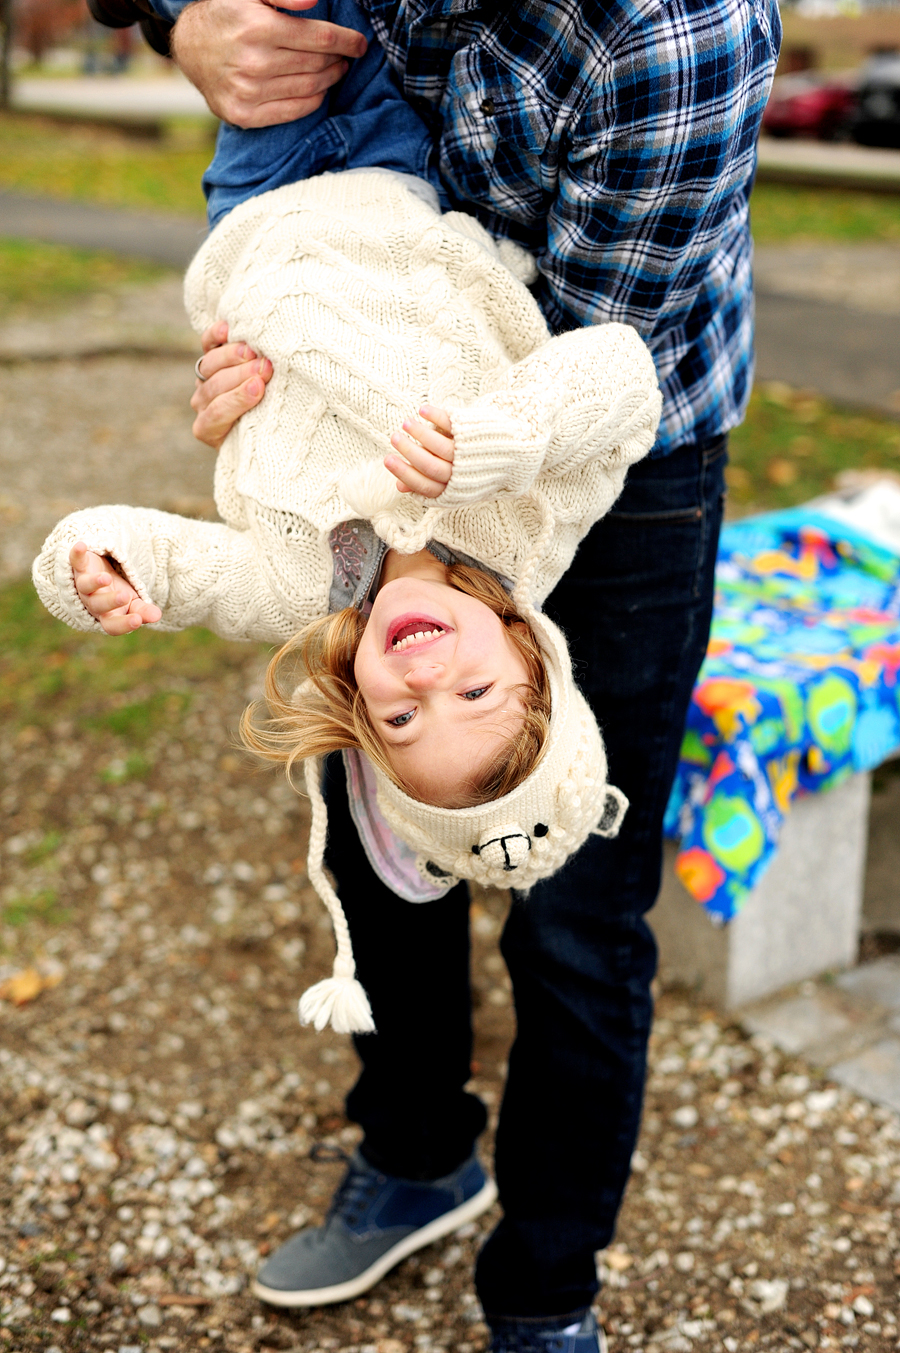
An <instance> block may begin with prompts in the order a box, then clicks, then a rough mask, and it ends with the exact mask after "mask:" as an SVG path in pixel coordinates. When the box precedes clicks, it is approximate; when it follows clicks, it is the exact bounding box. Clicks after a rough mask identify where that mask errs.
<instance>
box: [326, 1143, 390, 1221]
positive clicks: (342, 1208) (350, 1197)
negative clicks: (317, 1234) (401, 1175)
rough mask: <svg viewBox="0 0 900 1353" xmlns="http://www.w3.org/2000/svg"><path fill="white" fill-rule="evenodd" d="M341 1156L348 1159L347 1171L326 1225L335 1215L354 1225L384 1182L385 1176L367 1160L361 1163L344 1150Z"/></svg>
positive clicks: (333, 1201) (332, 1202) (332, 1203)
mask: <svg viewBox="0 0 900 1353" xmlns="http://www.w3.org/2000/svg"><path fill="white" fill-rule="evenodd" d="M341 1156H342V1157H343V1159H344V1160H346V1161H347V1173H346V1174H345V1175H344V1178H343V1179H342V1180H341V1182H340V1184H339V1185H338V1188H337V1192H336V1193H335V1195H334V1197H333V1198H332V1200H331V1207H330V1208H329V1209H328V1215H327V1217H326V1218H325V1225H326V1226H327V1225H328V1223H329V1222H330V1221H332V1220H333V1219H334V1218H335V1217H339V1218H340V1220H341V1221H343V1222H345V1223H346V1225H347V1226H354V1225H355V1224H356V1222H357V1221H359V1219H360V1217H361V1216H362V1214H363V1213H364V1212H365V1210H366V1208H367V1207H368V1206H369V1204H370V1203H371V1201H372V1199H373V1198H374V1197H375V1195H376V1193H377V1192H378V1190H379V1189H380V1188H381V1187H382V1185H383V1183H384V1176H383V1175H381V1174H379V1173H378V1171H377V1170H373V1168H372V1166H371V1165H369V1164H368V1163H367V1162H366V1161H362V1163H361V1164H359V1163H358V1161H357V1159H353V1158H351V1157H349V1156H347V1155H346V1154H345V1153H344V1152H341Z"/></svg>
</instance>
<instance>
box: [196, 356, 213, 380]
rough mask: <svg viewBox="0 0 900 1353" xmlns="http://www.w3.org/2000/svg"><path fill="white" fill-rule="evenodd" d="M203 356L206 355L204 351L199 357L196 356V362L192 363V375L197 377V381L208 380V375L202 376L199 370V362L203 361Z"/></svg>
mask: <svg viewBox="0 0 900 1353" xmlns="http://www.w3.org/2000/svg"><path fill="white" fill-rule="evenodd" d="M205 356H206V353H205V352H204V353H203V355H202V356H200V357H198V358H197V360H196V362H195V363H194V375H195V376H196V377H197V380H198V381H208V380H209V377H208V376H204V374H203V372H202V371H201V370H200V363H201V362H202V361H203V358H204V357H205Z"/></svg>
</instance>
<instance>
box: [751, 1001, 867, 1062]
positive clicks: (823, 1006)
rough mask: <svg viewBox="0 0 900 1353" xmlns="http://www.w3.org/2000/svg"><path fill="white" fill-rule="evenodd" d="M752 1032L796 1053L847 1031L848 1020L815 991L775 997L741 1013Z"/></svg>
mask: <svg viewBox="0 0 900 1353" xmlns="http://www.w3.org/2000/svg"><path fill="white" fill-rule="evenodd" d="M741 1020H742V1023H743V1025H744V1027H745V1028H746V1029H748V1030H749V1032H750V1033H752V1034H762V1036H763V1037H764V1038H768V1039H770V1041H771V1042H772V1043H774V1044H775V1045H776V1047H779V1048H783V1049H784V1051H785V1052H790V1053H798V1052H802V1051H803V1050H804V1048H810V1047H814V1046H815V1045H816V1044H819V1043H822V1042H824V1041H825V1040H826V1039H829V1038H834V1037H836V1036H837V1035H839V1034H843V1033H846V1032H847V1030H848V1029H849V1028H850V1027H851V1026H850V1021H849V1020H848V1019H847V1018H846V1016H845V1015H842V1014H841V1013H840V1011H839V1010H835V1009H834V1007H833V1006H831V1005H829V1004H828V1003H827V1002H826V1001H825V1000H823V998H822V996H821V995H819V993H818V992H814V993H813V994H812V995H810V996H794V997H791V998H790V999H788V1000H786V1001H778V1002H777V1004H775V1005H770V1006H767V1007H765V1008H764V1009H762V1010H753V1011H750V1012H748V1013H747V1014H746V1015H743V1016H742V1017H741Z"/></svg>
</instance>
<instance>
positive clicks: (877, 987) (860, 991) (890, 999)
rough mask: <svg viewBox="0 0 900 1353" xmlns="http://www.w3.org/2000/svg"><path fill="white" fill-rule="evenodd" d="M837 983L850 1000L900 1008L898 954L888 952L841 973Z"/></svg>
mask: <svg viewBox="0 0 900 1353" xmlns="http://www.w3.org/2000/svg"><path fill="white" fill-rule="evenodd" d="M837 985H838V986H839V987H840V988H841V990H842V991H843V992H845V993H846V994H847V995H848V996H849V997H850V998H851V1000H854V1001H859V1002H860V1003H862V1004H864V1005H883V1006H884V1007H885V1008H886V1009H887V1010H900V955H897V954H889V955H888V956H887V957H886V958H877V959H875V960H874V962H872V963H865V964H863V966H862V967H861V968H853V969H852V970H851V971H850V972H845V973H841V975H840V977H839V978H838V979H837Z"/></svg>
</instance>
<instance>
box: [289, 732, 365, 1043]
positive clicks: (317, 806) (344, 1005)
mask: <svg viewBox="0 0 900 1353" xmlns="http://www.w3.org/2000/svg"><path fill="white" fill-rule="evenodd" d="M303 770H304V775H305V779H306V792H307V794H308V795H309V800H310V806H311V809H312V822H311V824H310V829H309V856H308V859H307V873H308V874H309V881H310V883H311V884H312V885H313V887H314V888H315V890H316V892H317V893H318V894H319V896H320V897H321V899H322V901H323V902H324V903H325V906H326V907H327V909H328V914H329V915H330V917H331V924H332V926H333V927H334V938H335V943H336V946H337V953H336V954H335V958H334V966H333V968H332V975H331V976H330V977H326V978H323V980H322V981H321V982H317V983H316V984H315V986H312V987H310V988H309V990H308V991H305V992H304V993H303V995H302V996H301V997H300V1005H299V1013H300V1023H301V1024H312V1025H314V1026H315V1028H316V1029H317V1030H318V1032H319V1033H321V1031H322V1030H323V1029H324V1028H325V1025H326V1024H330V1025H331V1027H332V1029H334V1031H335V1032H336V1033H339V1034H371V1033H374V1032H375V1020H374V1019H373V1018H372V1007H371V1006H370V1005H369V998H368V996H367V995H366V993H365V991H364V990H363V987H362V983H361V982H360V981H359V980H358V979H357V976H356V963H355V961H354V958H353V945H352V943H351V941H350V929H349V927H348V925H347V918H346V916H345V915H344V909H343V907H342V906H341V902H340V898H339V897H338V895H337V893H336V892H335V891H334V889H333V888H332V886H331V884H330V883H329V881H328V878H327V876H326V874H325V869H324V865H323V860H324V857H325V839H326V835H327V831H328V809H327V808H326V806H325V799H324V798H323V796H322V788H321V780H322V762H321V760H320V758H319V757H309V758H308V759H307V760H306V761H305V762H304V763H303Z"/></svg>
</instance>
